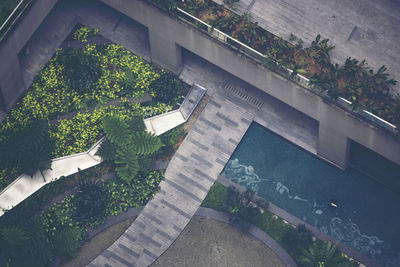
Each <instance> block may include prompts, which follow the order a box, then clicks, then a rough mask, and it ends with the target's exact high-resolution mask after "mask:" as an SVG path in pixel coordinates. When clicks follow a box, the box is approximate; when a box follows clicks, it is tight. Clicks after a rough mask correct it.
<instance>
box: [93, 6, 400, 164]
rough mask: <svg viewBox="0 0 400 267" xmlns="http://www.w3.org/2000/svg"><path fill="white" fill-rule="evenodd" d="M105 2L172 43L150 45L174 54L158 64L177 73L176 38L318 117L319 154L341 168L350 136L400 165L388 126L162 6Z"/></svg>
mask: <svg viewBox="0 0 400 267" xmlns="http://www.w3.org/2000/svg"><path fill="white" fill-rule="evenodd" d="M101 1H102V2H104V3H106V4H107V5H109V6H111V7H113V8H115V9H117V10H118V11H120V12H121V13H124V14H125V15H127V16H128V17H130V18H132V19H134V20H136V21H138V22H140V23H142V24H143V25H145V26H147V27H148V29H149V32H152V33H150V40H151V36H154V35H160V36H162V37H163V39H162V40H161V41H160V42H162V43H168V45H166V46H162V43H160V44H159V45H158V46H156V45H154V43H153V45H152V46H151V47H152V48H153V47H157V53H156V54H157V55H158V53H159V47H163V48H162V49H163V52H164V53H165V54H167V55H170V56H168V58H167V60H166V62H165V64H163V63H162V62H160V61H158V62H157V63H159V64H160V63H161V65H164V66H166V67H168V66H169V65H170V64H171V63H170V62H175V65H174V66H173V69H172V70H173V71H175V70H176V69H177V67H176V66H179V64H180V63H179V62H178V61H176V60H179V59H178V58H179V56H177V55H176V53H177V52H176V51H177V50H176V48H175V47H174V46H173V45H171V44H170V43H171V42H175V43H176V44H178V45H179V46H181V47H184V48H185V49H187V50H189V51H191V52H193V53H194V54H197V55H199V56H200V57H202V58H204V59H206V60H207V61H209V62H211V63H213V64H214V65H216V66H218V67H220V68H222V69H224V70H226V71H228V72H229V73H231V74H233V75H235V76H237V77H238V78H240V79H242V80H244V81H246V82H248V83H249V84H251V85H253V86H255V87H257V88H259V89H261V90H262V91H264V92H266V93H268V94H270V95H272V96H274V97H276V98H277V99H279V100H281V101H282V102H284V103H286V104H288V105H290V106H292V107H294V108H296V109H297V110H299V111H301V112H303V113H305V114H307V115H308V116H310V117H312V118H314V119H316V120H318V121H319V137H318V154H319V155H320V156H321V157H323V158H325V159H327V160H329V161H331V162H332V163H334V164H336V165H338V166H339V167H342V168H345V167H346V166H347V160H348V149H349V148H348V147H349V145H348V143H349V140H348V139H352V140H354V141H356V142H358V143H360V144H362V145H364V146H366V147H368V148H370V149H372V150H374V151H375V152H377V153H379V154H381V155H382V156H384V157H386V158H388V159H390V160H392V161H394V162H396V163H397V164H400V142H399V141H398V139H397V138H395V137H393V136H392V135H391V134H388V133H386V132H385V131H384V130H381V129H378V128H377V127H375V126H372V125H371V124H369V123H367V122H364V121H362V120H360V119H359V118H357V117H355V116H353V115H352V114H350V113H348V112H346V111H344V110H343V109H341V108H339V107H337V106H335V105H333V104H330V103H326V102H325V101H324V100H323V99H322V98H321V97H319V96H317V95H315V94H313V93H311V92H309V91H308V90H306V89H305V88H302V87H300V86H298V85H297V84H294V83H293V82H291V81H288V80H287V79H285V78H283V77H281V76H279V75H277V74H275V73H274V72H272V71H269V70H267V69H265V68H264V67H261V66H260V65H258V64H256V63H255V62H253V61H252V60H251V59H249V58H246V57H244V56H243V55H241V54H238V53H236V52H235V51H233V50H232V49H230V48H229V47H227V46H226V45H224V44H222V43H220V42H218V41H216V40H214V39H212V38H210V37H209V36H207V35H206V34H204V33H202V32H200V31H198V30H197V29H195V28H193V27H191V26H189V25H187V24H185V23H183V22H181V21H179V20H178V19H177V18H174V17H171V16H169V15H168V14H165V13H163V12H160V10H159V9H158V8H155V7H153V6H151V5H149V4H147V3H145V2H143V1H140V0H130V1H127V0H101ZM154 41H155V40H154V39H153V42H154ZM150 42H151V41H150ZM178 53H179V52H178ZM157 58H158V56H157Z"/></svg>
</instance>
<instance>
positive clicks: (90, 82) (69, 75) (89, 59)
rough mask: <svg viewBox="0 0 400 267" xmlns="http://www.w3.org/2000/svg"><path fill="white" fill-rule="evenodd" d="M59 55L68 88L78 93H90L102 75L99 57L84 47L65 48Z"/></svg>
mask: <svg viewBox="0 0 400 267" xmlns="http://www.w3.org/2000/svg"><path fill="white" fill-rule="evenodd" d="M62 55H63V56H62V57H60V60H59V62H58V63H59V64H61V65H62V66H63V69H64V75H65V79H66V81H67V83H68V85H69V88H71V89H72V90H74V91H76V92H78V94H85V93H92V92H93V90H94V89H95V88H96V82H97V81H98V80H99V79H100V77H101V76H102V74H103V73H102V66H101V63H102V62H101V58H100V57H99V56H98V55H97V54H95V53H90V52H89V51H88V50H86V49H76V48H72V47H69V48H66V49H64V51H63V54H62Z"/></svg>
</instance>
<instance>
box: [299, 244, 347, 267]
mask: <svg viewBox="0 0 400 267" xmlns="http://www.w3.org/2000/svg"><path fill="white" fill-rule="evenodd" d="M336 249H337V244H335V245H332V243H331V242H314V243H313V244H312V246H310V247H309V248H308V249H304V248H303V249H302V256H301V257H300V262H301V263H302V264H304V266H310V267H312V266H315V267H336V266H340V264H341V263H343V262H344V261H345V259H344V258H343V257H342V256H341V254H340V253H339V252H338V251H337V250H336Z"/></svg>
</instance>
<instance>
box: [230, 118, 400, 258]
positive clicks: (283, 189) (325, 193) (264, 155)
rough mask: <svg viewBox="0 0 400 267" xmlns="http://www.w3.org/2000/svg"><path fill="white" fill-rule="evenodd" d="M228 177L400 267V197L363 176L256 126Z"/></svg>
mask: <svg viewBox="0 0 400 267" xmlns="http://www.w3.org/2000/svg"><path fill="white" fill-rule="evenodd" d="M223 174H224V175H225V176H226V177H227V178H229V179H231V180H232V181H233V182H236V183H238V184H241V185H243V186H245V187H247V188H248V189H251V190H253V191H254V192H256V193H257V194H258V195H259V196H261V197H263V198H265V199H267V200H268V201H271V202H272V203H274V204H275V205H277V206H279V207H280V208H282V209H284V210H286V211H288V212H289V213H291V214H293V215H295V216H297V217H298V218H300V219H302V220H303V221H306V222H307V223H309V224H311V225H313V226H315V227H317V228H318V229H320V230H321V231H323V232H325V233H327V234H329V235H331V236H332V237H334V238H335V239H336V240H338V241H340V242H341V243H344V244H346V245H348V246H350V247H353V248H354V249H356V250H358V251H360V252H361V253H363V254H364V255H366V256H368V257H370V258H372V259H374V260H376V261H378V262H381V263H383V264H384V265H385V266H400V196H399V195H397V194H395V193H394V192H392V191H390V190H388V189H387V188H386V187H384V186H382V185H381V184H379V183H377V182H376V181H374V180H373V179H370V178H369V177H367V176H365V175H363V174H361V173H360V172H358V171H356V170H354V169H351V168H349V169H348V170H346V171H345V172H343V171H341V170H340V169H338V168H336V167H334V166H332V165H330V164H328V163H326V162H324V161H322V160H320V159H318V158H316V157H315V156H313V155H312V154H310V153H308V152H306V151H304V150H302V149H300V148H299V147H297V146H295V145H293V144H292V143H290V142H288V141H286V140H285V139H283V138H282V137H279V136H277V135H275V134H274V133H272V132H270V131H269V130H267V129H265V128H263V127H262V126H260V125H258V124H256V123H253V124H252V125H251V126H250V128H249V130H248V131H247V133H246V134H245V136H244V137H243V139H242V141H241V142H240V144H239V146H238V147H237V148H236V150H235V152H234V153H233V155H232V157H231V159H230V160H229V162H228V163H227V165H226V166H225V169H224V171H223ZM332 200H333V201H335V202H336V203H337V204H338V207H337V208H333V207H331V206H329V203H330V202H331V201H332Z"/></svg>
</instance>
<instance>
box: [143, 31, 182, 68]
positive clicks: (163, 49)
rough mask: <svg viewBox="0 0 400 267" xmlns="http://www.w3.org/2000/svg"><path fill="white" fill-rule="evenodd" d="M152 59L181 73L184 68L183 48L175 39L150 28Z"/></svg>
mask: <svg viewBox="0 0 400 267" xmlns="http://www.w3.org/2000/svg"><path fill="white" fill-rule="evenodd" d="M149 41H150V52H151V61H152V62H154V63H156V64H157V65H160V66H161V67H163V68H166V69H168V70H169V71H171V72H173V73H175V74H179V73H180V71H181V69H182V49H181V47H180V46H179V45H177V44H176V43H175V41H174V40H169V39H167V38H165V37H164V36H161V35H159V34H158V33H155V32H154V31H152V30H151V29H149Z"/></svg>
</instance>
